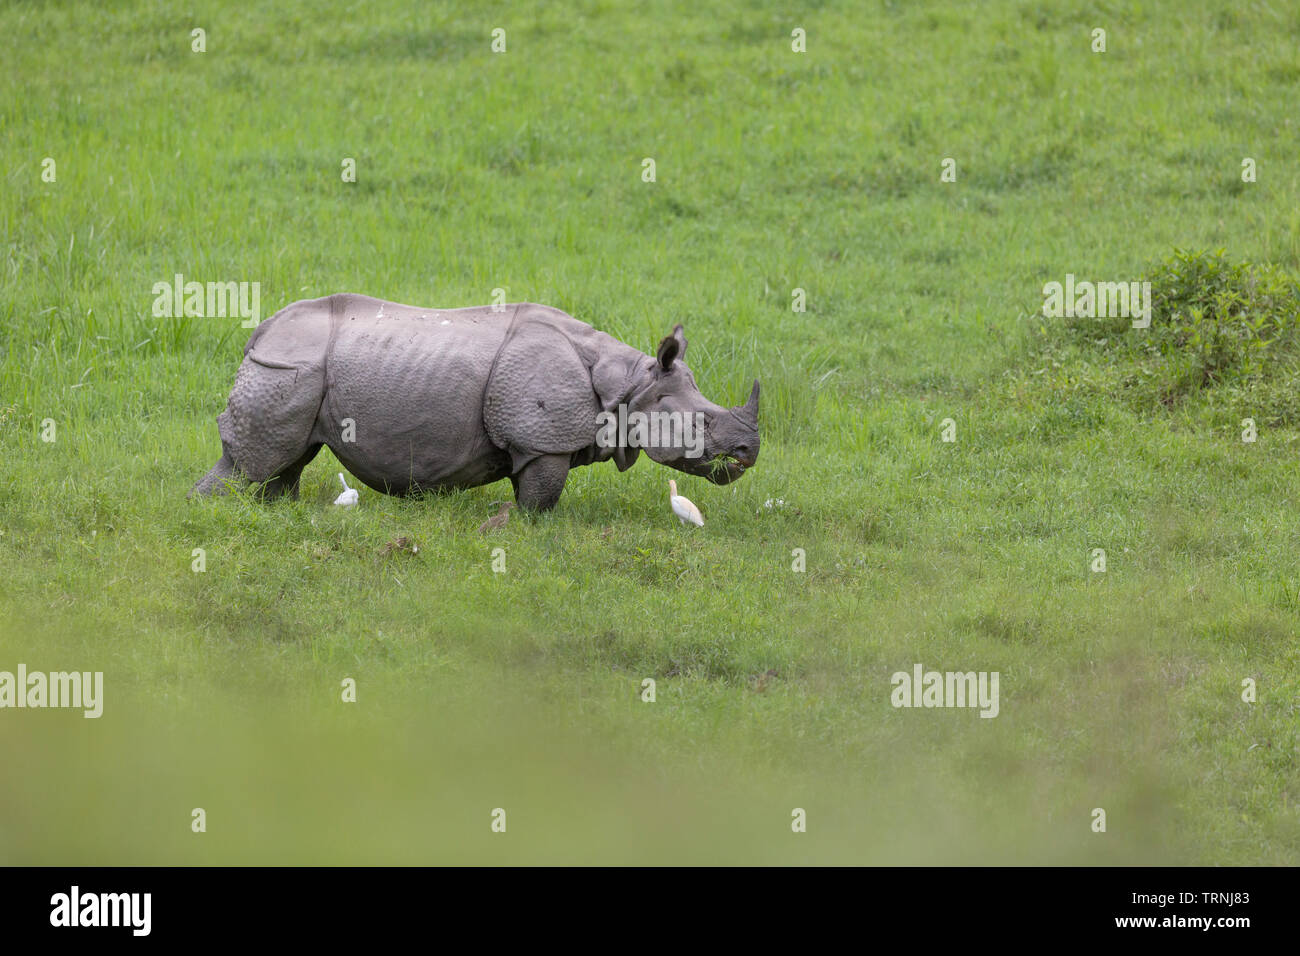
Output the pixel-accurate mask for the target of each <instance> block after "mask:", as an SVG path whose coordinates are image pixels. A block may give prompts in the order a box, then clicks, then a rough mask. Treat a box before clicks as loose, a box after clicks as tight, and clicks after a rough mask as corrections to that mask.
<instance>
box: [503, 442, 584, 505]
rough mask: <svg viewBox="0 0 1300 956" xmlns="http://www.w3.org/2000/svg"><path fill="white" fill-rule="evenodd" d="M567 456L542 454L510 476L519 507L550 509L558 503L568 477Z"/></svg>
mask: <svg viewBox="0 0 1300 956" xmlns="http://www.w3.org/2000/svg"><path fill="white" fill-rule="evenodd" d="M569 457H570V456H568V455H542V456H541V457H539V458H534V459H533V460H532V461H530V462H529V463H528V464H526V465H524V467H523V468H522V469H520V471H519V473H518V474H515V475H511V476H510V483H511V484H512V485H514V486H515V501H517V502H518V503H519V506H520V507H521V508H528V509H531V510H533V511H550V510H551V509H552V508H554V507H555V506H556V504H558V503H559V500H560V495H561V494H562V493H563V492H564V482H565V480H566V479H567V478H568V477H569Z"/></svg>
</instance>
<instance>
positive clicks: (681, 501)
mask: <svg viewBox="0 0 1300 956" xmlns="http://www.w3.org/2000/svg"><path fill="white" fill-rule="evenodd" d="M668 503H669V504H670V505H672V506H673V514H675V515H677V518H678V520H680V521H681V523H682V524H686V522H688V521H689V522H690V523H691V524H693V525H698V526H699V527H701V528H703V527H704V515H702V514H700V509H699V508H697V507H695V504H694V502H692V501H691V500H690V499H689V498H683V497H682V496H681V495H679V494H678V493H677V482H675V481H673V480H672V479H669V481H668Z"/></svg>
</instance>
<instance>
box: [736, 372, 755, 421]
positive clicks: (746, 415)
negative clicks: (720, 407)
mask: <svg viewBox="0 0 1300 956" xmlns="http://www.w3.org/2000/svg"><path fill="white" fill-rule="evenodd" d="M735 412H736V416H737V417H738V418H740V419H742V420H743V421H745V422H746V423H748V424H750V425H753V426H754V427H755V428H757V427H758V379H754V390H753V391H751V392H750V393H749V401H747V402H746V403H745V404H744V405H741V406H740V407H739V408H737V409H735Z"/></svg>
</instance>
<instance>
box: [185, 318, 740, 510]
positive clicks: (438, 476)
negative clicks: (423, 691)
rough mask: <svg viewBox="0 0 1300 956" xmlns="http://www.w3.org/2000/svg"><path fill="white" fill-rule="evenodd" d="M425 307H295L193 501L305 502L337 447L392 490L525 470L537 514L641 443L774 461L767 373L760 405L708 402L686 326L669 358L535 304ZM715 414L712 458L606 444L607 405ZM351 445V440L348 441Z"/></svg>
mask: <svg viewBox="0 0 1300 956" xmlns="http://www.w3.org/2000/svg"><path fill="white" fill-rule="evenodd" d="M498 309H499V311H494V310H493V308H492V307H490V306H484V307H481V308H469V309H419V308H416V307H414V306H409V305H399V304H397V303H394V302H383V301H381V300H379V299H372V298H370V297H369V296H363V295H351V294H343V295H332V296H328V297H326V298H322V299H311V300H304V301H302V302H295V303H293V304H292V305H289V306H286V307H285V308H284V309H281V310H280V311H279V312H277V313H276V314H275V315H273V316H271V317H270V318H269V319H267V320H266V321H265V322H263V323H262V324H261V325H259V326H258V327H257V329H256V331H254V332H253V334H252V336H251V337H250V338H249V340H248V344H247V345H246V346H245V347H244V361H243V363H242V364H241V365H240V366H239V372H238V374H237V375H236V377H235V385H234V388H233V389H232V390H231V392H230V399H229V402H228V403H227V406H226V410H225V411H224V412H222V413H221V415H220V416H219V417H218V418H217V426H218V429H219V430H220V433H221V450H222V455H221V459H220V460H219V461H218V462H217V463H216V465H214V466H213V468H212V470H211V471H209V472H208V473H207V474H206V475H204V476H203V478H201V479H200V480H199V481H198V483H197V484H195V486H194V488H193V490H192V491H191V492H190V494H191V495H195V494H199V495H211V494H222V493H224V492H225V491H226V490H227V489H228V488H229V487H231V485H232V483H247V482H252V483H255V484H256V485H258V486H259V489H260V491H261V493H262V494H263V495H264V496H265V497H267V498H275V497H278V496H279V495H281V494H284V493H289V494H291V495H294V496H296V495H297V493H298V480H299V477H300V476H301V475H302V470H303V468H305V467H306V466H307V463H308V462H310V461H311V460H312V458H313V457H315V455H316V453H317V452H318V451H320V449H321V446H322V445H328V446H329V448H330V450H331V451H333V452H334V454H335V455H336V456H337V457H338V459H339V461H341V462H342V463H343V464H344V465H345V466H346V467H347V468H348V470H349V471H351V472H352V473H353V474H354V475H356V476H357V478H358V479H360V480H361V481H363V482H365V483H366V484H367V485H369V486H370V487H371V488H374V489H375V490H376V491H382V492H384V493H385V494H392V495H410V494H418V493H420V492H423V491H432V490H440V489H447V488H471V487H474V486H476V485H484V484H488V483H489V482H493V481H498V480H500V479H502V478H509V479H510V480H511V482H512V483H513V484H514V488H515V498H516V500H517V501H518V502H519V504H520V505H521V506H523V507H525V508H532V509H537V510H546V509H549V508H553V507H555V504H556V502H557V501H559V498H560V493H561V492H562V491H563V490H564V482H565V479H566V477H567V476H568V473H569V469H570V468H575V467H577V466H579V465H588V464H592V463H593V462H597V461H607V460H610V459H613V460H614V462H615V464H616V465H617V466H618V468H619V470H620V471H625V470H627V469H628V468H630V467H631V466H632V464H633V463H634V462H635V461H636V458H637V456H638V454H639V453H640V451H642V450H644V451H645V452H646V454H647V455H649V457H650V458H652V459H653V460H655V461H657V462H659V463H660V464H664V465H668V466H669V467H671V468H675V469H677V470H679V471H684V472H686V473H688V474H693V475H699V476H702V477H705V478H708V479H709V480H710V481H713V482H714V483H716V484H726V483H727V482H730V481H734V480H735V479H736V478H739V477H740V476H741V475H742V474H743V473H744V472H745V469H746V468H749V467H750V466H752V465H753V464H754V462H755V461H756V460H757V458H758V392H759V389H758V382H755V383H754V389H753V392H752V393H751V394H750V398H749V401H748V402H747V403H746V404H745V405H743V406H740V407H738V408H730V409H729V408H723V407H722V406H721V405H715V404H713V403H712V402H710V401H709V400H708V399H706V398H705V397H704V396H703V395H702V394H700V390H699V389H698V388H697V387H696V385H695V377H694V376H693V375H692V374H691V370H690V369H689V368H687V367H686V365H685V364H684V362H683V361H682V358H683V356H684V355H685V353H686V339H685V337H684V336H683V334H682V327H681V326H680V325H678V326H677V327H676V328H675V329H674V330H673V332H672V334H671V335H669V336H667V337H666V338H664V340H663V341H662V342H660V344H659V348H658V350H657V353H656V355H655V357H653V358H652V357H651V356H649V355H646V354H644V353H642V352H639V351H637V350H636V349H634V348H632V347H631V346H628V345H624V344H623V343H622V342H620V341H618V340H617V339H615V338H613V337H612V336H609V335H606V334H605V333H604V332H598V331H596V330H595V329H593V328H592V327H591V326H589V325H587V324H586V323H584V322H579V321H578V320H577V319H574V318H572V317H571V316H568V315H566V314H565V313H563V312H561V311H560V310H558V309H553V308H550V307H549V306H544V305H534V304H532V303H522V304H518V305H507V306H504V307H498ZM620 403H624V404H626V406H627V408H628V409H629V410H630V411H641V412H657V411H678V412H685V413H690V412H702V413H703V414H704V416H705V422H706V427H705V436H704V454H703V455H702V456H700V457H696V458H691V457H688V456H687V454H686V449H685V448H684V447H679V448H646V449H638V448H608V447H600V446H598V445H597V443H596V434H597V431H598V430H599V425H598V422H597V419H596V416H597V414H598V413H599V412H601V411H611V412H616V411H617V408H618V406H619V404H620ZM347 439H351V440H347Z"/></svg>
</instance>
